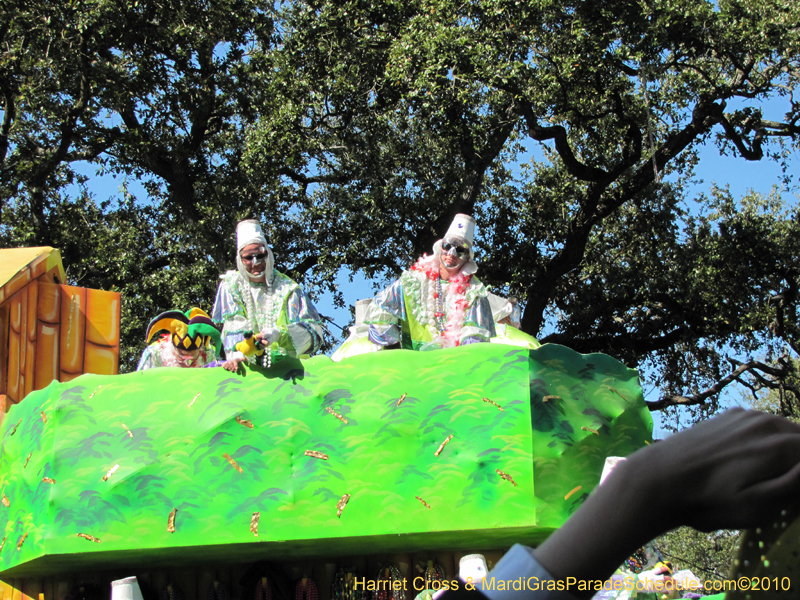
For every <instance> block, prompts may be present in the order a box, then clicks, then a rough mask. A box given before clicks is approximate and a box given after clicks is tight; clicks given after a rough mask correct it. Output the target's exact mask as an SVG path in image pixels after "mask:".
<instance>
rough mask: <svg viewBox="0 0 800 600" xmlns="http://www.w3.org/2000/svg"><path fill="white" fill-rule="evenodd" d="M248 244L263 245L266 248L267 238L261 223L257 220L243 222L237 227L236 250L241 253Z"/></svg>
mask: <svg viewBox="0 0 800 600" xmlns="http://www.w3.org/2000/svg"><path fill="white" fill-rule="evenodd" d="M248 244H263V245H264V247H265V248H266V246H267V238H266V237H264V232H263V231H262V230H261V223H259V222H258V221H256V220H255V219H247V220H246V221H241V222H240V223H239V224H238V225H237V226H236V250H237V251H239V252H241V251H242V248H244V247H245V246H247V245H248Z"/></svg>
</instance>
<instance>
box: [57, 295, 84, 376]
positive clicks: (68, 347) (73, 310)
mask: <svg viewBox="0 0 800 600" xmlns="http://www.w3.org/2000/svg"><path fill="white" fill-rule="evenodd" d="M60 287H61V340H60V341H61V343H60V347H59V354H60V356H61V363H60V365H59V371H60V373H59V377H58V380H59V381H69V380H70V379H72V377H77V376H78V375H80V374H81V373H83V350H84V345H85V340H86V313H85V312H84V311H85V308H86V289H85V288H79V287H72V286H69V285H62V286H60ZM69 375H72V377H69Z"/></svg>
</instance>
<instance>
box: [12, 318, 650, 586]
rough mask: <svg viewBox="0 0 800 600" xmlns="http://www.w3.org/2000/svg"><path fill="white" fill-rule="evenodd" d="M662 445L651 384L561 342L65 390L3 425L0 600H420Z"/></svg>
mask: <svg viewBox="0 0 800 600" xmlns="http://www.w3.org/2000/svg"><path fill="white" fill-rule="evenodd" d="M81 315H86V316H85V318H86V320H87V322H89V323H91V317H90V313H89V312H82V313H81ZM89 329H91V328H90V327H89V326H87V331H88V330H89ZM40 354H41V352H37V354H36V356H37V358H38V356H39V355H40ZM651 430H652V421H651V419H650V415H649V412H648V410H647V408H646V407H645V405H644V401H643V399H642V393H641V389H640V387H639V383H638V376H637V372H636V371H634V370H632V369H628V368H626V367H625V366H624V365H622V364H620V363H619V362H618V361H616V360H614V359H612V358H610V357H608V356H604V355H580V354H577V353H575V352H573V351H571V350H569V349H568V348H565V347H562V346H555V345H544V346H542V347H540V348H536V349H527V348H520V347H514V346H507V345H503V344H474V345H471V346H465V347H458V348H452V349H445V350H439V351H434V352H411V351H404V350H396V351H385V352H380V353H370V354H364V355H359V356H353V357H350V358H345V359H343V360H342V361H340V362H334V361H332V360H331V359H330V358H328V357H326V356H318V357H314V358H311V359H308V360H297V359H289V358H286V359H284V360H280V361H277V362H275V363H273V364H272V365H271V366H270V367H269V368H268V369H267V368H261V367H257V366H256V367H253V368H248V369H247V370H246V371H245V372H244V373H243V374H241V373H240V374H233V373H230V372H228V371H225V370H223V369H221V368H207V369H177V368H162V369H152V370H148V371H142V372H137V373H130V374H122V375H112V374H104V375H100V374H84V375H81V376H78V377H75V378H65V379H64V380H62V381H60V382H59V381H58V380H54V381H52V382H51V383H50V384H49V385H47V386H46V387H44V388H43V389H39V390H36V391H32V392H31V393H29V394H27V396H26V397H25V399H24V400H23V401H22V402H20V403H18V404H14V405H12V406H10V410H8V414H6V415H5V418H4V419H3V422H2V426H1V427H0V440H2V456H0V500H1V501H2V503H1V504H0V524H2V526H3V532H2V541H0V580H2V582H3V583H2V585H1V586H0V587H2V590H0V591H2V593H3V598H13V599H14V600H16V599H17V598H19V599H20V600H22V599H24V598H34V599H37V598H41V599H44V600H50V599H51V598H53V599H58V600H60V599H61V598H65V597H69V598H90V597H97V598H108V597H109V587H108V586H109V583H110V582H111V581H113V580H117V579H120V578H122V577H127V576H130V575H136V576H137V578H138V580H139V583H140V584H141V586H142V588H143V590H145V594H146V595H147V593H148V590H149V592H152V593H155V594H157V593H162V594H166V597H171V598H180V597H185V598H200V597H208V598H212V597H213V598H226V597H234V598H269V597H273V596H274V597H276V598H277V597H282V598H287V599H288V598H291V597H297V598H308V599H309V600H313V599H314V597H315V596H316V597H319V598H323V599H327V598H332V597H333V598H342V599H347V600H357V599H358V598H361V597H362V596H363V595H364V594H365V593H366V592H365V591H363V590H362V591H360V592H359V590H358V589H357V588H354V586H353V581H354V580H357V579H358V577H366V578H368V579H376V578H390V579H391V578H394V579H396V580H398V581H399V580H403V581H406V582H407V585H406V586H405V589H403V590H401V591H394V592H390V594H391V595H392V597H393V598H394V599H395V600H398V599H399V598H409V599H411V598H413V597H414V595H416V593H417V591H419V590H421V589H426V588H428V589H430V588H431V587H435V586H436V581H442V580H451V579H452V578H453V577H455V575H456V574H457V565H458V560H459V558H460V557H461V556H463V555H465V554H472V553H476V552H480V553H482V554H483V555H484V556H485V557H486V558H487V561H488V563H489V567H491V566H492V563H493V562H494V561H496V560H497V559H498V558H499V557H500V556H501V555H502V553H503V552H504V551H505V550H506V549H507V548H508V547H509V546H510V545H511V544H513V543H515V542H523V543H527V544H531V545H536V544H537V543H538V542H539V541H541V540H542V539H543V538H544V537H546V536H547V535H548V534H549V533H550V532H551V531H553V530H554V529H555V528H557V527H559V526H560V525H561V524H562V523H563V522H564V521H565V520H566V519H567V518H568V517H569V515H570V514H571V513H572V512H574V511H575V510H576V509H577V508H578V507H579V506H580V504H581V503H582V502H583V500H584V499H585V498H586V497H587V496H588V494H590V493H591V490H592V489H593V488H594V487H595V486H596V485H597V483H598V481H599V478H600V473H601V471H602V469H603V465H604V463H605V461H606V458H607V457H609V456H626V455H628V454H630V453H631V452H633V451H635V450H636V449H638V448H640V447H642V446H643V445H645V444H647V443H649V442H650V441H651ZM373 597H376V598H377V597H378V596H373Z"/></svg>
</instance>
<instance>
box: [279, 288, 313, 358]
mask: <svg viewBox="0 0 800 600" xmlns="http://www.w3.org/2000/svg"><path fill="white" fill-rule="evenodd" d="M286 317H287V320H288V321H289V323H288V324H287V326H286V329H287V331H288V333H289V336H290V337H291V338H292V345H293V346H294V348H295V350H296V352H297V355H298V356H300V355H301V354H316V353H317V352H319V348H320V346H321V345H322V319H321V318H320V316H319V313H318V312H317V309H316V307H315V306H314V304H313V303H312V302H311V298H309V297H308V294H306V293H305V292H304V291H303V288H301V287H300V286H297V287H295V288H294V290H292V293H291V294H289V297H288V298H287V299H286Z"/></svg>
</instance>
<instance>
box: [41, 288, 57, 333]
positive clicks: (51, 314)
mask: <svg viewBox="0 0 800 600" xmlns="http://www.w3.org/2000/svg"><path fill="white" fill-rule="evenodd" d="M37 310H38V312H39V322H40V323H41V322H44V323H48V324H50V325H57V324H58V323H60V322H61V286H58V285H55V284H53V283H42V282H41V281H40V282H39V307H38V309H37Z"/></svg>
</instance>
